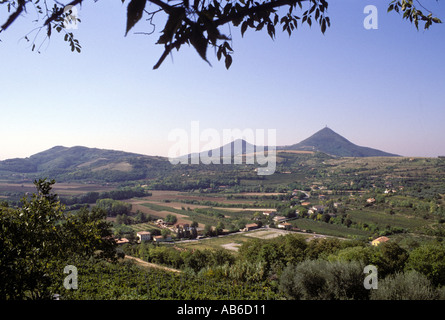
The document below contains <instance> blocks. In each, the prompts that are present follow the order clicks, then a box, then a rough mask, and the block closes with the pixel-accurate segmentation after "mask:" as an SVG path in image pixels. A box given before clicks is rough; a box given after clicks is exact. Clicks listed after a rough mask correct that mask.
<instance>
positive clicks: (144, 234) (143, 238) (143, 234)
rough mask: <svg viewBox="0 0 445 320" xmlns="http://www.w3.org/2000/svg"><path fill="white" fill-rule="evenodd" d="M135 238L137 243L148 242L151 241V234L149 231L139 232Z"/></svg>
mask: <svg viewBox="0 0 445 320" xmlns="http://www.w3.org/2000/svg"><path fill="white" fill-rule="evenodd" d="M136 236H137V237H138V238H139V241H140V242H142V241H148V240H150V239H151V232H149V231H139V232H138V233H136Z"/></svg>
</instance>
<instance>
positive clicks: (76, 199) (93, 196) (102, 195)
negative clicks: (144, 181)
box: [60, 187, 151, 206]
mask: <svg viewBox="0 0 445 320" xmlns="http://www.w3.org/2000/svg"><path fill="white" fill-rule="evenodd" d="M147 196H151V193H150V192H147V191H145V190H144V189H143V188H141V187H133V188H122V189H118V190H112V191H104V192H95V191H92V192H87V193H85V194H82V195H79V196H73V197H69V198H67V197H61V198H60V202H61V203H63V204H65V205H69V206H71V205H75V204H86V203H96V201H97V200H99V199H112V200H126V199H131V198H134V197H147Z"/></svg>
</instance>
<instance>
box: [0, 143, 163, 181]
mask: <svg viewBox="0 0 445 320" xmlns="http://www.w3.org/2000/svg"><path fill="white" fill-rule="evenodd" d="M167 163H168V161H167V159H166V158H163V157H152V156H146V155H141V154H135V153H129V152H124V151H115V150H106V149H98V148H87V147H82V146H75V147H70V148H68V147H63V146H56V147H53V148H51V149H48V150H45V151H42V152H39V153H37V154H34V155H32V156H30V157H29V158H15V159H8V160H4V161H0V177H1V178H4V179H5V178H6V179H8V178H9V179H10V178H11V177H16V178H19V177H22V178H25V177H26V178H29V179H32V178H33V177H42V176H50V177H52V178H55V179H57V180H58V181H68V180H82V179H98V180H104V181H125V180H131V179H137V178H145V177H146V176H147V174H148V171H151V170H149V169H151V168H153V167H163V166H165V165H167ZM9 179H8V180H9Z"/></svg>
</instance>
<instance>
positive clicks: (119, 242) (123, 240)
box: [116, 238, 130, 244]
mask: <svg viewBox="0 0 445 320" xmlns="http://www.w3.org/2000/svg"><path fill="white" fill-rule="evenodd" d="M129 242H130V241H129V240H128V239H127V238H120V239H116V243H117V244H125V243H129Z"/></svg>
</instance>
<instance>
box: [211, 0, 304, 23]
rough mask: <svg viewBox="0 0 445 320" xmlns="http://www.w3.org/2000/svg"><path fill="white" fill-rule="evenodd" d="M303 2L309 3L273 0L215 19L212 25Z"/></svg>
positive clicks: (296, 0)
mask: <svg viewBox="0 0 445 320" xmlns="http://www.w3.org/2000/svg"><path fill="white" fill-rule="evenodd" d="M303 1H309V0H275V1H271V2H267V3H263V4H260V5H256V6H254V7H251V8H248V9H244V10H240V11H238V12H235V13H232V14H229V15H227V16H226V17H223V18H220V19H217V20H215V21H214V24H215V26H220V25H223V24H226V23H228V22H231V21H234V20H237V19H242V18H244V17H245V16H248V15H251V14H254V13H258V12H263V11H270V10H272V9H274V8H277V7H281V6H285V5H289V6H292V5H295V4H297V3H300V2H303Z"/></svg>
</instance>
